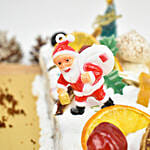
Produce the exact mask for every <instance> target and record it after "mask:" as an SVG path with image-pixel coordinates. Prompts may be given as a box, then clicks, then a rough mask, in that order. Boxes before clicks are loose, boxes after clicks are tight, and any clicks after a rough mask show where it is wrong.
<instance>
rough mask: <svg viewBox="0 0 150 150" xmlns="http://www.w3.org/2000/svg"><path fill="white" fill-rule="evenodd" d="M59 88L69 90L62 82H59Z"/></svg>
mask: <svg viewBox="0 0 150 150" xmlns="http://www.w3.org/2000/svg"><path fill="white" fill-rule="evenodd" d="M57 88H61V89H64V90H65V91H67V87H66V86H64V85H62V84H59V83H58V84H57Z"/></svg>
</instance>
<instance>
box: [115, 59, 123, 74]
mask: <svg viewBox="0 0 150 150" xmlns="http://www.w3.org/2000/svg"><path fill="white" fill-rule="evenodd" d="M114 58H115V65H114V69H115V70H118V71H121V72H123V68H122V66H121V64H120V62H119V60H118V58H117V57H114Z"/></svg>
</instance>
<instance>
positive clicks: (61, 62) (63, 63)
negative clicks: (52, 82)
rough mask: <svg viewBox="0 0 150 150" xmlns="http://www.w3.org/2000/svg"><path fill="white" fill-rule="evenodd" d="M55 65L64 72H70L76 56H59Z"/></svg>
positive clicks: (55, 60)
mask: <svg viewBox="0 0 150 150" xmlns="http://www.w3.org/2000/svg"><path fill="white" fill-rule="evenodd" d="M53 61H54V63H55V65H56V66H57V67H58V68H59V69H60V70H61V71H64V72H69V71H70V67H71V66H72V64H73V62H74V56H72V55H68V54H63V55H59V56H57V57H56V58H54V60H53Z"/></svg>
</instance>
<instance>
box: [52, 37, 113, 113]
mask: <svg viewBox="0 0 150 150" xmlns="http://www.w3.org/2000/svg"><path fill="white" fill-rule="evenodd" d="M73 40H74V37H73V36H72V35H68V36H67V37H66V36H64V35H63V34H58V35H57V36H56V42H57V43H58V44H57V46H56V48H55V50H54V52H53V54H52V57H53V61H54V63H55V64H56V66H57V67H58V68H59V69H60V71H61V74H60V77H59V79H58V90H57V92H58V95H61V94H63V93H65V92H67V87H68V86H71V87H72V89H73V90H74V94H75V102H76V107H75V108H71V113H72V114H73V115H82V114H83V113H84V111H85V104H86V102H87V99H88V98H90V97H93V98H95V100H96V101H98V102H99V103H100V104H103V106H102V108H103V107H105V106H110V105H114V104H113V101H112V100H111V99H110V98H109V97H108V96H107V95H106V93H105V91H104V89H103V84H104V78H103V76H104V75H106V74H108V73H109V72H111V71H112V69H113V66H114V56H113V54H112V52H111V51H110V49H109V48H108V47H106V46H104V45H93V46H91V47H88V48H86V49H84V50H82V52H81V53H78V52H76V51H75V50H74V49H73V48H72V47H70V46H68V44H69V42H72V41H73Z"/></svg>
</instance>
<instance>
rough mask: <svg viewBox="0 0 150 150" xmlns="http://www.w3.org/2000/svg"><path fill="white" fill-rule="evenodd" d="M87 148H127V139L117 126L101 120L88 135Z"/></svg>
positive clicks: (93, 149) (122, 149)
mask: <svg viewBox="0 0 150 150" xmlns="http://www.w3.org/2000/svg"><path fill="white" fill-rule="evenodd" d="M87 150H127V140H126V137H125V136H124V135H123V133H122V132H121V131H120V129H119V128H117V127H116V126H114V125H113V124H111V123H108V122H103V123H101V124H99V125H98V126H97V127H96V128H95V129H94V130H93V132H92V133H91V135H90V136H89V138H88V141H87Z"/></svg>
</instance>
